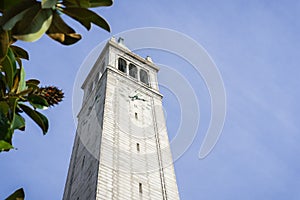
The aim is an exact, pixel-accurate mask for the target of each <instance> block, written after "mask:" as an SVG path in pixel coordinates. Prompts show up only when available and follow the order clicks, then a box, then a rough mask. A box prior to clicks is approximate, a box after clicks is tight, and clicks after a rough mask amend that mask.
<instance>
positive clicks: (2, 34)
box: [0, 28, 9, 62]
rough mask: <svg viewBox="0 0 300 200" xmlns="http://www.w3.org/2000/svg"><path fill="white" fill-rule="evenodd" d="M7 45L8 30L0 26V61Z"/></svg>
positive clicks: (5, 52)
mask: <svg viewBox="0 0 300 200" xmlns="http://www.w3.org/2000/svg"><path fill="white" fill-rule="evenodd" d="M8 45H9V36H8V32H7V31H5V30H2V28H0V62H1V61H2V60H3V59H4V58H5V56H6V54H7V51H8Z"/></svg>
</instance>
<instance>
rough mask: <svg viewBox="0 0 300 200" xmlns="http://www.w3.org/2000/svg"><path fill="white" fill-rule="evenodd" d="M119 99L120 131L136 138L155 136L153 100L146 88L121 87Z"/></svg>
mask: <svg viewBox="0 0 300 200" xmlns="http://www.w3.org/2000/svg"><path fill="white" fill-rule="evenodd" d="M117 97H118V98H117V99H118V100H117V99H116V100H117V101H118V103H119V104H118V107H119V108H118V109H117V110H116V111H117V112H118V116H119V118H118V120H117V123H118V126H119V128H120V130H121V131H123V132H126V133H128V134H130V135H133V136H136V137H148V136H150V135H154V126H153V124H154V123H153V120H154V119H153V109H152V106H151V105H152V98H151V96H149V95H148V94H147V93H146V92H144V88H143V87H134V86H129V85H126V86H125V85H124V86H119V89H118V94H117Z"/></svg>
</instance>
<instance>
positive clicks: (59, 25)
mask: <svg viewBox="0 0 300 200" xmlns="http://www.w3.org/2000/svg"><path fill="white" fill-rule="evenodd" d="M46 33H47V35H48V36H49V37H51V38H52V39H54V40H56V41H58V42H60V43H61V44H64V45H71V44H74V43H76V42H78V41H79V40H80V39H81V35H80V34H77V33H75V31H74V29H72V28H71V27H70V26H68V25H67V24H66V23H65V22H64V21H63V19H62V18H61V17H60V16H59V15H58V14H57V13H53V19H52V24H51V26H50V28H49V29H48V31H47V32H46Z"/></svg>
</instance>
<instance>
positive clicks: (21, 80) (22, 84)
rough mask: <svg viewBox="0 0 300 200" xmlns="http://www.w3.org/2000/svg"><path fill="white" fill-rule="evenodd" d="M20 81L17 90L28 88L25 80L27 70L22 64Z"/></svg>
mask: <svg viewBox="0 0 300 200" xmlns="http://www.w3.org/2000/svg"><path fill="white" fill-rule="evenodd" d="M19 75H20V81H19V87H18V90H17V92H18V93H19V92H21V91H23V90H25V89H26V82H25V70H24V67H22V66H20V74H19Z"/></svg>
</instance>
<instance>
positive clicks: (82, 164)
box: [81, 156, 85, 168]
mask: <svg viewBox="0 0 300 200" xmlns="http://www.w3.org/2000/svg"><path fill="white" fill-rule="evenodd" d="M84 160H85V156H83V159H82V163H81V168H83V166H84Z"/></svg>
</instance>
